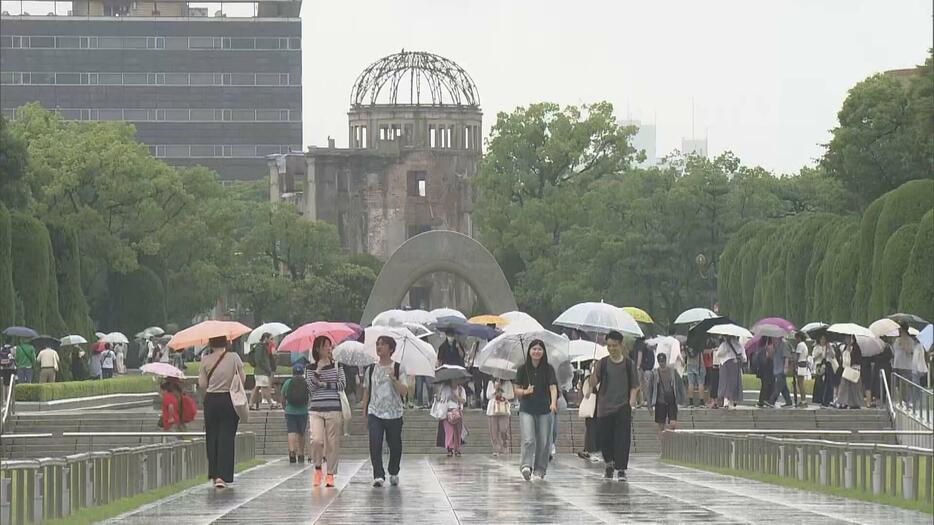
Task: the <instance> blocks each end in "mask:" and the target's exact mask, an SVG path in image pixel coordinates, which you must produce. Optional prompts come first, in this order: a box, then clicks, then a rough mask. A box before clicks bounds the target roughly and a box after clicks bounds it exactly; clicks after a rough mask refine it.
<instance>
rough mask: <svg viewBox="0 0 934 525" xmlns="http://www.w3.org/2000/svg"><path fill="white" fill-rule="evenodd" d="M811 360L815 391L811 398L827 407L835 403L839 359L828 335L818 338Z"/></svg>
mask: <svg viewBox="0 0 934 525" xmlns="http://www.w3.org/2000/svg"><path fill="white" fill-rule="evenodd" d="M811 360H812V361H813V363H814V393H813V394H812V396H811V400H812V401H813V402H814V403H815V404H820V406H822V407H824V408H827V407H829V406H830V404H831V403H833V372H834V369H836V363H837V360H836V357H835V356H834V351H833V347H831V346H830V343H828V342H827V336H826V335H821V336H820V337H819V338H818V342H817V344H816V345H814V349H813V350H811Z"/></svg>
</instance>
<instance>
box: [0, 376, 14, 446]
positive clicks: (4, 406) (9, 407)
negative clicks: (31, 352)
mask: <svg viewBox="0 0 934 525" xmlns="http://www.w3.org/2000/svg"><path fill="white" fill-rule="evenodd" d="M14 386H16V374H13V375H11V376H10V384H9V385H5V384H2V380H0V392H2V394H3V399H2V400H0V401H2V403H0V411H2V413H0V435H2V434H3V432H4V427H5V426H6V420H7V418H9V417H10V414H12V413H13V412H14V411H15V410H16V395H15V391H14V388H13V387H14Z"/></svg>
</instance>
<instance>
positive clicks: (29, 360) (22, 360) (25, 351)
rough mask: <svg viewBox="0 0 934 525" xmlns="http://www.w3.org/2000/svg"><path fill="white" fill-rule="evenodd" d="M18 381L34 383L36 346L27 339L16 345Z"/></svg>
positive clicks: (15, 356) (15, 355)
mask: <svg viewBox="0 0 934 525" xmlns="http://www.w3.org/2000/svg"><path fill="white" fill-rule="evenodd" d="M13 355H14V358H15V359H16V382H17V383H32V367H33V366H35V364H36V347H34V346H32V344H30V343H29V342H27V341H23V342H22V343H20V344H18V345H16V351H15V352H14V353H13Z"/></svg>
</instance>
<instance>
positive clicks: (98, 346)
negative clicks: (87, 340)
mask: <svg viewBox="0 0 934 525" xmlns="http://www.w3.org/2000/svg"><path fill="white" fill-rule="evenodd" d="M91 351H92V352H94V353H95V354H99V353H101V352H103V351H104V342H103V341H97V342H94V343H91Z"/></svg>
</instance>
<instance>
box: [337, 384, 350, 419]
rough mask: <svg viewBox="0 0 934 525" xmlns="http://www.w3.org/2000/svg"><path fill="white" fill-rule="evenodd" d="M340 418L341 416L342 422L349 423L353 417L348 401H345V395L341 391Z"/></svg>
mask: <svg viewBox="0 0 934 525" xmlns="http://www.w3.org/2000/svg"><path fill="white" fill-rule="evenodd" d="M340 396H341V416H343V418H344V421H350V419H351V418H352V417H353V412H351V411H350V400H349V399H347V393H346V392H344V391H343V390H341V392H340Z"/></svg>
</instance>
